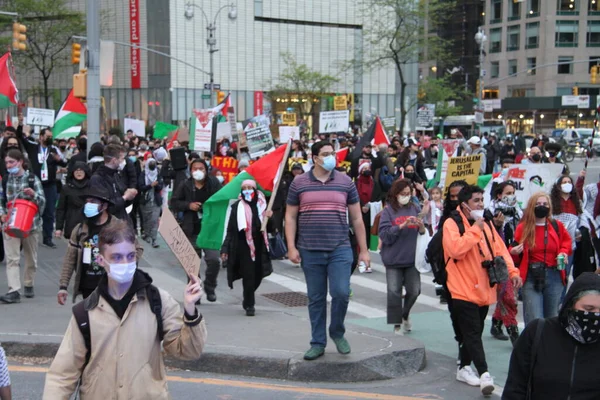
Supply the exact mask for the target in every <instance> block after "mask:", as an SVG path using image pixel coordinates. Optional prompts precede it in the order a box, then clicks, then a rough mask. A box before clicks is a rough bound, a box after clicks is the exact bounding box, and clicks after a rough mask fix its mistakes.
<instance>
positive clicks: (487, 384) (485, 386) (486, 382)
mask: <svg viewBox="0 0 600 400" xmlns="http://www.w3.org/2000/svg"><path fill="white" fill-rule="evenodd" d="M479 380H480V382H481V383H480V386H479V387H480V388H481V394H483V395H484V396H490V395H491V394H492V392H493V391H494V378H492V377H491V375H490V373H489V372H485V373H483V374H481V377H480V378H479Z"/></svg>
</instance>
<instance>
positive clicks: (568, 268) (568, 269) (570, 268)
mask: <svg viewBox="0 0 600 400" xmlns="http://www.w3.org/2000/svg"><path fill="white" fill-rule="evenodd" d="M573 252H575V250H573ZM574 258H575V256H574V255H570V256H569V259H568V260H567V265H566V268H565V271H566V272H567V284H568V282H569V279H571V278H570V277H571V271H573V259H574ZM566 294H567V286H563V290H562V294H561V296H560V302H561V303H562V302H563V300H564V299H565V295H566Z"/></svg>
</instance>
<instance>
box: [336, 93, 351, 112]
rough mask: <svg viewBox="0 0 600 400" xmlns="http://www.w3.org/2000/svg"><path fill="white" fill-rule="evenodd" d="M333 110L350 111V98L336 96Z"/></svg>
mask: <svg viewBox="0 0 600 400" xmlns="http://www.w3.org/2000/svg"><path fill="white" fill-rule="evenodd" d="M333 109H334V110H335V111H341V110H347V109H348V97H346V96H335V97H334V98H333Z"/></svg>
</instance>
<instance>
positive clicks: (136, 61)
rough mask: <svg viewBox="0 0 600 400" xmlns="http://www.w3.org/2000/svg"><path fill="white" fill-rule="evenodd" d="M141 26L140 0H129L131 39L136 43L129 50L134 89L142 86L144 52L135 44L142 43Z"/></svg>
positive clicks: (132, 86)
mask: <svg viewBox="0 0 600 400" xmlns="http://www.w3.org/2000/svg"><path fill="white" fill-rule="evenodd" d="M140 28H141V25H140V1H139V0H129V41H130V42H131V44H133V45H134V46H132V47H131V48H130V50H129V56H130V59H131V66H130V70H131V88H132V89H139V88H141V87H142V72H141V63H142V52H141V50H140V48H139V47H135V45H138V46H139V44H140V38H141V32H140Z"/></svg>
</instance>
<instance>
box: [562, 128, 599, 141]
mask: <svg viewBox="0 0 600 400" xmlns="http://www.w3.org/2000/svg"><path fill="white" fill-rule="evenodd" d="M592 132H593V129H590V128H576V129H573V128H568V129H565V130H563V132H562V134H561V138H562V139H564V140H565V141H566V142H567V144H569V145H576V144H577V143H579V144H581V145H585V144H588V143H589V140H590V138H591V137H592Z"/></svg>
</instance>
